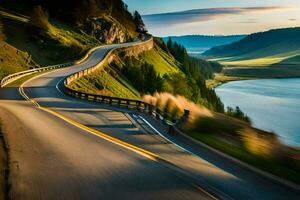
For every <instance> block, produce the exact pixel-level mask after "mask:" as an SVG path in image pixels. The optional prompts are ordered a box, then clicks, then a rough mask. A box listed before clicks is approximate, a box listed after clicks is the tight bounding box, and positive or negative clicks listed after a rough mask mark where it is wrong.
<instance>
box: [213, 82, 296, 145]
mask: <svg viewBox="0 0 300 200" xmlns="http://www.w3.org/2000/svg"><path fill="white" fill-rule="evenodd" d="M281 80H282V81H281ZM249 81H253V83H251V82H249ZM232 82H236V81H227V82H226V84H225V82H223V83H221V84H219V85H218V86H217V87H215V88H214V89H216V93H217V95H218V96H219V97H220V99H221V101H222V102H223V103H224V105H225V106H230V107H235V106H239V107H240V108H241V109H242V110H243V112H245V113H246V114H247V115H248V116H249V117H250V118H251V119H252V122H253V126H255V127H257V128H259V129H262V130H266V131H271V132H275V133H276V135H278V136H280V138H281V139H283V141H284V143H285V144H288V145H291V146H293V147H296V148H300V139H298V138H299V137H297V134H296V133H297V132H298V131H297V130H298V126H297V122H295V121H293V120H292V119H296V118H297V116H298V115H299V112H300V111H299V109H297V108H298V107H299V106H298V105H299V103H298V101H297V99H298V98H299V95H300V91H299V88H300V87H299V86H298V85H299V84H300V78H296V77H288V78H283V77H280V78H266V79H255V80H242V81H241V83H238V84H236V83H232ZM229 83H231V84H230V85H228V84H229ZM221 86H222V87H221ZM287 110H288V112H287ZM279 113H280V115H279ZM298 141H299V142H298Z"/></svg>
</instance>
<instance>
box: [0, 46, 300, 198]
mask: <svg viewBox="0 0 300 200" xmlns="http://www.w3.org/2000/svg"><path fill="white" fill-rule="evenodd" d="M137 43H138V42H134V43H126V44H120V45H108V46H104V47H100V48H98V49H97V50H95V51H94V52H93V53H92V54H91V56H90V57H89V58H88V59H87V60H86V61H85V62H83V63H82V64H78V65H75V66H72V67H68V68H63V69H59V70H55V71H51V72H48V73H45V74H42V75H39V76H36V77H34V78H32V79H30V80H28V81H26V82H25V83H24V84H23V85H22V86H21V87H20V88H15V87H5V88H2V89H1V90H0V108H1V109H0V117H1V118H2V120H3V124H4V126H5V127H4V128H5V133H6V138H7V141H8V144H9V152H10V186H11V188H10V197H11V198H12V199H30V200H32V199H188V200H189V199H300V191H299V189H297V188H292V187H288V186H286V185H284V184H281V183H278V182H276V181H274V180H272V179H269V178H266V177H264V176H261V175H259V174H257V173H255V172H253V171H251V170H249V169H247V168H245V167H243V166H240V165H238V164H237V163H235V162H233V161H231V160H230V159H227V158H226V157H223V156H221V155H219V154H216V153H215V152H214V151H211V150H210V149H209V148H206V147H203V146H199V145H196V144H194V143H191V142H190V141H189V140H187V139H184V138H182V137H180V136H170V135H168V134H167V131H166V128H165V127H164V126H163V125H162V124H160V123H159V122H157V121H156V120H155V119H153V118H152V117H150V116H148V115H147V114H144V113H139V112H137V111H134V110H127V109H125V108H117V107H110V106H107V105H102V104H98V103H93V102H87V101H84V100H80V99H75V98H71V97H69V96H66V95H65V94H63V93H62V92H61V89H60V88H61V84H62V80H63V79H64V78H65V77H66V76H68V75H70V74H73V73H75V72H78V71H80V70H82V69H86V68H89V67H90V66H93V65H95V64H97V63H99V62H100V61H101V60H102V59H103V58H104V56H105V55H106V53H107V52H108V51H109V50H110V49H112V48H115V47H127V46H130V45H134V44H137Z"/></svg>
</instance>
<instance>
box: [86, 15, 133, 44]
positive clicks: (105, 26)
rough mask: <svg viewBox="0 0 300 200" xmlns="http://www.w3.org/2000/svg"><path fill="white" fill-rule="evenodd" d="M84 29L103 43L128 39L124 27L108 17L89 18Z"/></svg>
mask: <svg viewBox="0 0 300 200" xmlns="http://www.w3.org/2000/svg"><path fill="white" fill-rule="evenodd" d="M84 29H85V32H86V33H88V34H90V35H93V36H94V37H95V38H96V39H98V40H99V41H100V42H102V43H105V44H112V43H123V42H126V41H128V40H129V39H130V36H129V34H128V33H127V31H126V29H125V27H124V26H122V25H121V24H119V23H118V22H117V21H115V20H113V19H112V18H108V17H97V18H89V19H87V21H86V23H85V27H84Z"/></svg>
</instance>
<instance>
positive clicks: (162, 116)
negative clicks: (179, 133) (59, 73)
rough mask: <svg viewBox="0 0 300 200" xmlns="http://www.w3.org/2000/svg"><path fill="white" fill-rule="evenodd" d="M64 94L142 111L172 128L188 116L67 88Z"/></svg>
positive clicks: (187, 112)
mask: <svg viewBox="0 0 300 200" xmlns="http://www.w3.org/2000/svg"><path fill="white" fill-rule="evenodd" d="M64 92H65V93H66V94H68V95H70V96H72V97H75V98H79V99H85V100H88V101H93V102H98V103H101V104H108V105H112V106H118V107H123V108H127V109H135V110H137V111H144V112H146V113H149V114H150V115H152V116H154V117H156V119H158V120H160V121H162V122H163V123H165V124H167V125H170V126H174V125H177V124H180V123H184V122H186V120H187V119H188V116H189V111H188V110H184V114H183V115H182V116H181V117H175V116H173V115H171V114H170V113H169V112H166V111H163V110H161V109H159V108H158V107H156V106H153V105H152V104H149V103H146V102H144V101H141V100H135V99H125V98H119V97H112V96H104V95H96V94H89V93H85V92H79V91H76V90H73V89H71V88H69V87H65V88H64Z"/></svg>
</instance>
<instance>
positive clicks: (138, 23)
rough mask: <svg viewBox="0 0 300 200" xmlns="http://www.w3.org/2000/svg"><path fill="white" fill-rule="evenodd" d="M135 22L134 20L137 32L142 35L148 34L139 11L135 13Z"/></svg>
mask: <svg viewBox="0 0 300 200" xmlns="http://www.w3.org/2000/svg"><path fill="white" fill-rule="evenodd" d="M133 20H134V23H135V25H136V31H137V32H140V33H146V32H147V30H146V27H145V24H144V22H143V19H142V17H141V15H140V13H139V12H138V11H135V12H134V14H133Z"/></svg>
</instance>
